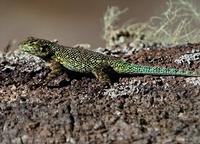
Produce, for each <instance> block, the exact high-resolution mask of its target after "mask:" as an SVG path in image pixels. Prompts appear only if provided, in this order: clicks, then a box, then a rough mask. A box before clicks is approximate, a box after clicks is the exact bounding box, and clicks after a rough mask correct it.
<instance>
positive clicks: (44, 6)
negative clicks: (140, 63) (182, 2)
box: [0, 0, 165, 50]
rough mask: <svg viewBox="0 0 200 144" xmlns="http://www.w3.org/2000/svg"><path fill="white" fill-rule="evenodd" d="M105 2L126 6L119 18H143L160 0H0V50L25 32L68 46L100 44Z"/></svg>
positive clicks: (162, 3) (155, 12)
mask: <svg viewBox="0 0 200 144" xmlns="http://www.w3.org/2000/svg"><path fill="white" fill-rule="evenodd" d="M108 6H118V7H120V8H121V9H124V8H128V11H127V13H126V14H124V15H123V18H122V20H128V19H129V18H132V19H134V20H135V22H145V21H147V20H148V18H149V17H150V16H154V15H159V13H160V12H161V11H162V10H163V9H164V8H165V1H164V0H124V1H122V0H84V1H80V0H54V1H53V0H0V50H2V49H3V48H5V47H6V46H7V44H8V42H9V41H11V40H16V41H21V40H23V39H24V38H26V37H27V36H35V37H39V38H45V39H49V40H53V39H58V40H59V42H60V43H61V44H64V45H68V46H72V45H75V44H77V43H88V44H91V46H92V47H99V46H101V47H103V46H104V45H105V42H104V41H103V39H102V28H103V15H104V13H105V11H106V9H107V7H108Z"/></svg>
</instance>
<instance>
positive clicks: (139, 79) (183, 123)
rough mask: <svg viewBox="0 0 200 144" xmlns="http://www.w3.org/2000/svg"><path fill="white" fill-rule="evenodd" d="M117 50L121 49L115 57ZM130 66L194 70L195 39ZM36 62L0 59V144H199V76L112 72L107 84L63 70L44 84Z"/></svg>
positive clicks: (199, 61)
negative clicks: (68, 74)
mask: <svg viewBox="0 0 200 144" xmlns="http://www.w3.org/2000/svg"><path fill="white" fill-rule="evenodd" d="M119 55H120V54H119ZM120 56H121V57H122V58H124V59H126V60H128V61H129V62H131V63H136V64H144V65H151V66H164V67H176V68H182V69H189V70H197V69H200V44H187V45H182V46H176V47H171V48H169V47H168V48H153V47H152V48H144V49H141V50H139V51H138V52H134V53H132V54H130V53H129V55H126V56H125V55H120ZM48 72H49V69H48V68H46V67H45V64H44V62H43V61H42V60H40V59H38V58H36V57H33V56H31V55H26V54H22V53H21V52H17V51H15V52H9V53H7V54H1V56H0V80H1V81H0V143H2V144H10V143H17V144H26V143H72V144H75V143H81V144H82V143H83V144H92V143H95V144H96V143H97V144H98V143H99V144H102V143H110V144H118V143H120V144H128V143H134V144H155V143H164V144H171V143H180V144H182V143H183V144H188V143H190V144H197V143H200V78H199V77H196V78H195V77H175V76H150V75H145V76H142V75H140V76H118V77H119V79H118V81H115V82H114V83H113V85H112V86H111V87H104V86H102V85H101V83H100V82H98V81H97V80H96V79H95V78H94V77H92V76H87V75H84V74H82V75H80V74H76V73H71V81H68V80H65V79H64V78H65V74H66V73H65V71H63V72H62V73H61V75H60V76H59V77H58V78H56V79H55V80H53V82H52V84H50V85H48V86H46V85H42V84H43V83H44V78H45V76H46V74H47V73H48Z"/></svg>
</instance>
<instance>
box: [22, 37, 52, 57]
mask: <svg viewBox="0 0 200 144" xmlns="http://www.w3.org/2000/svg"><path fill="white" fill-rule="evenodd" d="M54 43H55V42H51V41H48V40H44V39H39V38H34V37H28V38H27V39H26V40H24V41H22V42H20V43H19V48H20V49H21V51H23V52H27V53H29V54H32V55H35V56H38V57H41V58H42V57H46V56H48V55H50V54H51V52H52V50H51V47H52V45H53V44H54Z"/></svg>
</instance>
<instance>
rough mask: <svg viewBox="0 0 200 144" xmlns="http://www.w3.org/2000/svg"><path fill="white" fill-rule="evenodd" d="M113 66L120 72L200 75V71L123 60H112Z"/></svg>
mask: <svg viewBox="0 0 200 144" xmlns="http://www.w3.org/2000/svg"><path fill="white" fill-rule="evenodd" d="M111 67H112V68H113V69H114V70H115V71H116V72H117V73H120V74H150V75H174V76H194V77H200V72H193V71H184V70H180V69H175V68H163V67H151V66H142V65H136V64H131V63H128V62H125V61H123V60H115V61H113V62H111Z"/></svg>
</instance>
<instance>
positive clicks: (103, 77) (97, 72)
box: [92, 69, 111, 85]
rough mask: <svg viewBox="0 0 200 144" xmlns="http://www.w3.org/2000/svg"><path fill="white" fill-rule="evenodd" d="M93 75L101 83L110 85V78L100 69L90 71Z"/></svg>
mask: <svg viewBox="0 0 200 144" xmlns="http://www.w3.org/2000/svg"><path fill="white" fill-rule="evenodd" d="M92 73H93V74H94V75H95V77H96V78H97V79H98V80H99V81H100V82H101V83H103V85H111V80H110V78H109V76H108V74H107V73H105V72H104V71H103V70H102V69H95V70H93V71H92Z"/></svg>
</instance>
